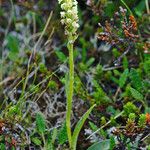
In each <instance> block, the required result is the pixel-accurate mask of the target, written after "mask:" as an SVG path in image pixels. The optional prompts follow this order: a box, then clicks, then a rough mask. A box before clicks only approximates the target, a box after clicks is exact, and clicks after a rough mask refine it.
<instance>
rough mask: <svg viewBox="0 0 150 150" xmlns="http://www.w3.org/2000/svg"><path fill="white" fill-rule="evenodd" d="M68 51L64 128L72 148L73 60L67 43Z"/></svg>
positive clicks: (71, 51)
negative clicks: (67, 83) (67, 82)
mask: <svg viewBox="0 0 150 150" xmlns="http://www.w3.org/2000/svg"><path fill="white" fill-rule="evenodd" d="M68 50H69V85H68V89H67V90H68V91H67V110H66V111H67V112H66V127H67V134H68V140H69V145H70V148H71V147H72V144H71V143H72V141H71V111H72V99H73V85H74V60H73V44H72V43H68Z"/></svg>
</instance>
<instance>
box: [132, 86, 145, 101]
mask: <svg viewBox="0 0 150 150" xmlns="http://www.w3.org/2000/svg"><path fill="white" fill-rule="evenodd" d="M130 92H131V95H132V97H133V98H135V99H136V100H139V101H142V100H143V95H142V94H141V93H140V92H139V91H137V90H136V89H134V88H132V87H130Z"/></svg>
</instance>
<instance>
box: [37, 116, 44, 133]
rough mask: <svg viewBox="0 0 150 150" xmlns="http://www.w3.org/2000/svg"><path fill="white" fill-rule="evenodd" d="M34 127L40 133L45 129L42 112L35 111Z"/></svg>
mask: <svg viewBox="0 0 150 150" xmlns="http://www.w3.org/2000/svg"><path fill="white" fill-rule="evenodd" d="M36 127H37V131H38V132H39V133H40V134H41V133H44V132H45V130H46V121H45V118H44V115H43V114H42V113H37V115H36Z"/></svg>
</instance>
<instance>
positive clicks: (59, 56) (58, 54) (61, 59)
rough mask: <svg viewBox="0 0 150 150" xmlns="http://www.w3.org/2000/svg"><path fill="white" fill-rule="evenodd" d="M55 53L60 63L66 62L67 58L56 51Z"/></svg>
mask: <svg viewBox="0 0 150 150" xmlns="http://www.w3.org/2000/svg"><path fill="white" fill-rule="evenodd" d="M55 53H56V55H57V57H58V58H59V60H60V61H62V62H65V61H66V60H67V57H66V56H65V54H64V53H63V52H61V51H58V50H56V51H55Z"/></svg>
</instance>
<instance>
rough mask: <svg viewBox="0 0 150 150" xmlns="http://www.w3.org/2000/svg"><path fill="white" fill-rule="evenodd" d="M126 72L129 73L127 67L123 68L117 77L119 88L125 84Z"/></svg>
mask: <svg viewBox="0 0 150 150" xmlns="http://www.w3.org/2000/svg"><path fill="white" fill-rule="evenodd" d="M128 74H129V70H128V69H125V70H124V72H123V73H122V74H121V76H120V79H119V86H120V87H121V88H122V87H123V86H124V85H125V83H126V80H127V77H128Z"/></svg>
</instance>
